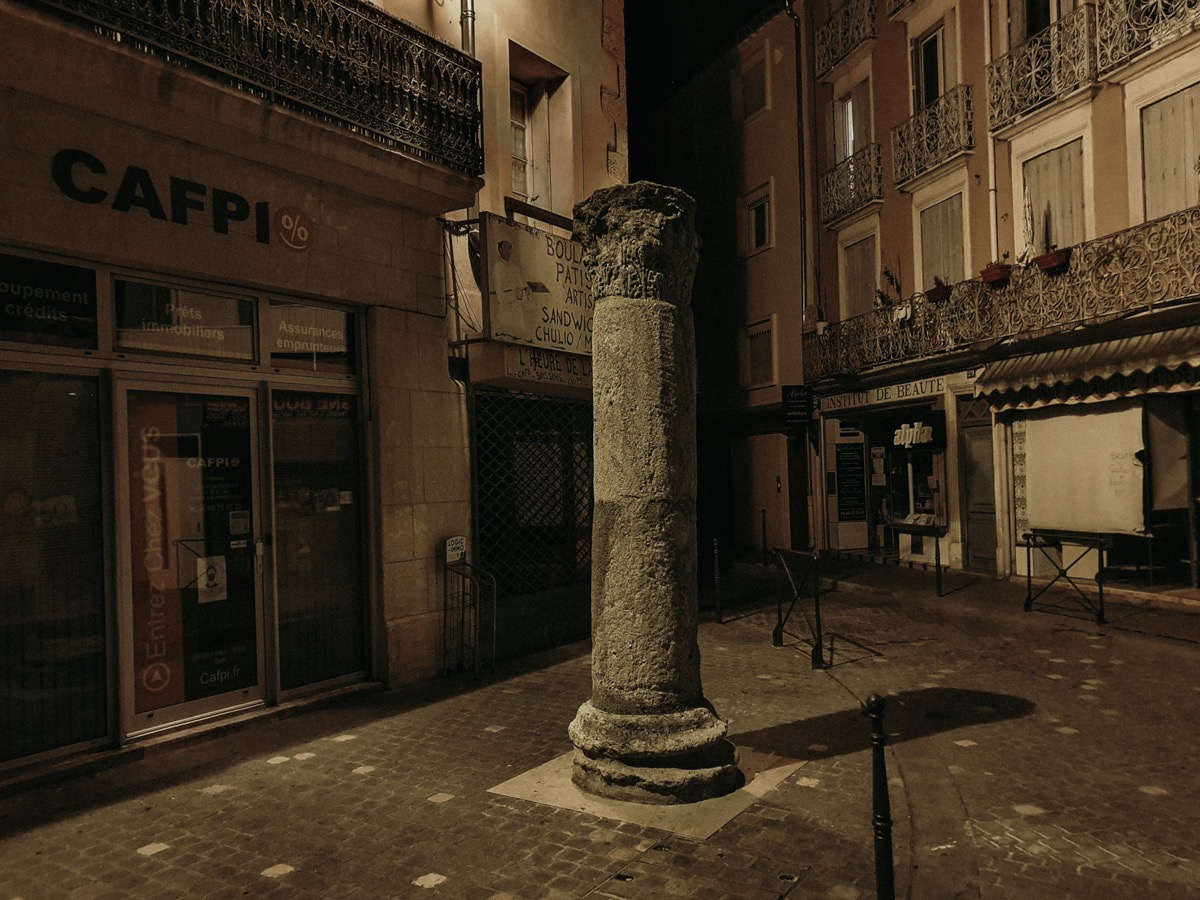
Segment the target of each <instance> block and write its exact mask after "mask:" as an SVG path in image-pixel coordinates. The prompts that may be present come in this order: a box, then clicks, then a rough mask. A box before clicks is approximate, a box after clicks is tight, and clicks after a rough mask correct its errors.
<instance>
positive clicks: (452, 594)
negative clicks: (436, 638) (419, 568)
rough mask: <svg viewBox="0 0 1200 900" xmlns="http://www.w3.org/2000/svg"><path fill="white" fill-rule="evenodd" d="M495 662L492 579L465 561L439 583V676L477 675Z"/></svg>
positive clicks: (451, 566) (449, 568) (449, 569)
mask: <svg viewBox="0 0 1200 900" xmlns="http://www.w3.org/2000/svg"><path fill="white" fill-rule="evenodd" d="M495 662H496V579H495V577H494V576H493V575H491V574H490V573H488V572H485V571H483V570H482V569H480V568H478V567H476V566H473V565H471V564H470V563H469V562H466V561H465V560H463V561H461V562H455V563H447V564H446V577H445V580H444V581H443V582H442V674H443V675H453V674H461V673H465V672H470V673H471V674H474V675H478V674H479V673H480V671H482V670H483V669H486V668H489V667H491V666H492V665H494V664H495Z"/></svg>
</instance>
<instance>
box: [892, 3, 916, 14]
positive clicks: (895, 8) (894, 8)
mask: <svg viewBox="0 0 1200 900" xmlns="http://www.w3.org/2000/svg"><path fill="white" fill-rule="evenodd" d="M916 2H917V0H888V18H891V17H892V16H894V15H896V13H898V12H900V10H902V9H904V7H906V6H912V5H914V4H915V3H916Z"/></svg>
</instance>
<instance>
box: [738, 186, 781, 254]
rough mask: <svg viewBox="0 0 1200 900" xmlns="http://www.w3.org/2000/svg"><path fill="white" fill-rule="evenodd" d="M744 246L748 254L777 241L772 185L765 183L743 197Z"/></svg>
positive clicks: (763, 248)
mask: <svg viewBox="0 0 1200 900" xmlns="http://www.w3.org/2000/svg"><path fill="white" fill-rule="evenodd" d="M742 203H743V212H742V230H743V232H744V234H743V239H742V247H743V250H744V252H745V254H746V255H747V256H751V255H753V254H755V253H757V252H759V251H760V250H766V249H769V248H770V247H771V246H772V245H773V244H774V241H775V225H774V222H773V221H772V210H771V206H772V204H771V186H770V185H769V184H767V185H763V186H762V187H760V188H758V189H757V190H754V191H751V192H750V193H749V194H747V195H746V196H745V197H744V198H743V201H742Z"/></svg>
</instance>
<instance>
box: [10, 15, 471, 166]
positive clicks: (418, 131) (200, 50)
mask: <svg viewBox="0 0 1200 900" xmlns="http://www.w3.org/2000/svg"><path fill="white" fill-rule="evenodd" d="M30 2H32V3H33V5H36V6H38V7H39V8H41V9H47V10H50V11H53V12H56V13H66V14H68V15H69V16H70V17H72V18H79V19H83V20H85V21H87V22H90V23H93V24H94V25H97V26H99V28H100V30H101V31H103V32H105V33H107V34H109V35H110V36H111V37H113V38H115V39H117V40H120V41H122V42H123V43H126V44H130V45H132V46H135V47H137V48H138V49H141V50H144V51H146V52H147V53H151V54H153V55H157V56H162V57H164V58H167V59H170V60H171V61H172V62H175V63H179V64H181V65H184V66H190V67H195V68H198V69H202V70H203V71H205V72H206V73H207V74H209V75H211V76H214V77H216V78H218V79H220V80H222V81H224V82H225V83H226V84H231V85H233V86H235V87H237V88H238V89H240V90H244V91H247V92H249V93H252V94H254V95H256V96H259V97H264V98H267V99H269V100H270V101H272V102H274V103H278V104H280V105H282V106H287V107H289V108H293V109H298V110H301V111H303V112H305V113H308V114H310V115H314V116H316V117H318V118H320V119H322V120H324V121H328V122H332V123H335V124H337V125H340V126H343V127H346V128H348V129H350V130H352V131H354V132H357V133H359V134H363V135H366V136H368V137H370V138H372V139H374V140H377V141H381V142H383V143H386V144H388V145H390V146H395V147H398V148H399V149H401V150H403V151H404V152H406V153H409V154H411V155H413V156H417V157H420V158H422V159H428V160H430V161H432V162H435V163H439V164H441V165H444V166H447V167H449V168H452V169H456V170H458V171H462V172H467V173H469V174H472V175H477V174H479V173H480V172H482V171H483V145H482V141H481V131H480V127H481V122H482V111H481V109H482V108H481V94H480V83H481V78H480V64H479V61H478V60H475V59H472V58H471V57H469V56H467V55H466V54H464V53H461V52H460V51H458V50H455V49H454V48H452V47H450V46H448V45H446V44H443V43H441V42H440V41H438V40H436V39H435V38H433V37H431V36H430V35H428V34H425V33H424V32H422V31H420V30H418V29H417V28H414V27H413V26H411V25H409V24H407V23H405V22H402V21H400V20H399V19H397V18H395V17H394V16H392V15H390V14H388V13H386V12H384V11H383V10H382V9H379V8H378V7H377V6H374V5H372V4H371V3H369V2H367V0H253V2H250V0H30Z"/></svg>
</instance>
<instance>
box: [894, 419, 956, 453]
mask: <svg viewBox="0 0 1200 900" xmlns="http://www.w3.org/2000/svg"><path fill="white" fill-rule="evenodd" d="M892 446H893V447H901V448H903V449H905V450H941V449H943V448H944V447H945V446H946V414H945V412H943V411H942V410H938V409H926V410H921V411H919V412H913V413H912V414H911V417H907V418H905V419H904V420H903V421H901V422H900V424H898V425H897V426H896V428H895V429H894V431H893V432H892Z"/></svg>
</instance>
